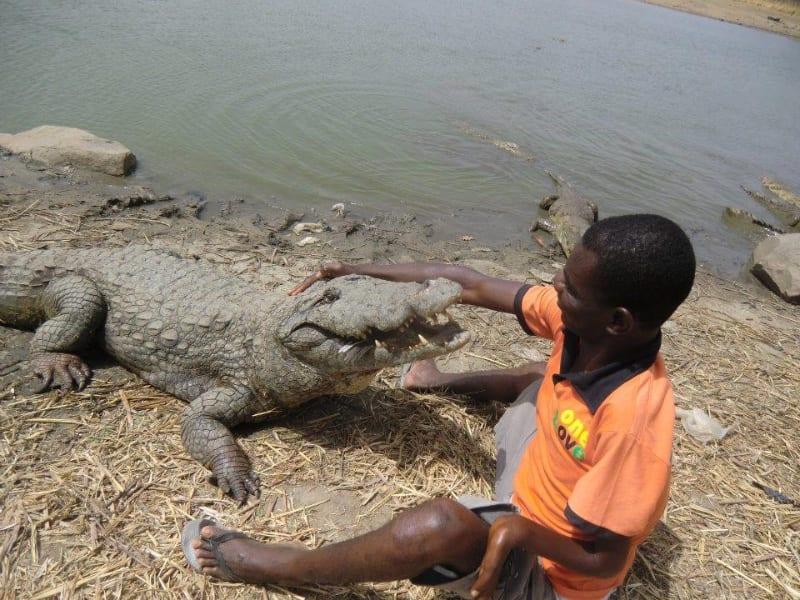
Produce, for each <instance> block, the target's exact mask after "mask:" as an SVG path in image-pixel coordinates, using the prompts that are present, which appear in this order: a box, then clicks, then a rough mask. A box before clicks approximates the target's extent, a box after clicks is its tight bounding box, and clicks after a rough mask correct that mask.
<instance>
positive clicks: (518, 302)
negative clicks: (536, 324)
mask: <svg viewBox="0 0 800 600" xmlns="http://www.w3.org/2000/svg"><path fill="white" fill-rule="evenodd" d="M532 287H533V286H532V285H530V284H527V283H526V284H524V285H523V286H522V287H520V288H519V289H518V290H517V295H516V296H514V314H515V315H517V321H519V324H520V325H521V326H522V330H523V331H524V332H525V333H527V334H528V335H536V334H535V333H533V331H531V328H530V327H528V323H527V321H525V315H524V314H522V299H523V298H524V297H525V294H527V293H528V290H529V289H531V288H532Z"/></svg>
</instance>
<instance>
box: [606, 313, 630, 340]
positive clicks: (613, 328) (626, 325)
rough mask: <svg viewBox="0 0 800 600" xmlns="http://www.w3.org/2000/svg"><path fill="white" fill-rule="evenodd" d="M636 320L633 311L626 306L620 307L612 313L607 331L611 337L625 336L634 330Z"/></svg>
mask: <svg viewBox="0 0 800 600" xmlns="http://www.w3.org/2000/svg"><path fill="white" fill-rule="evenodd" d="M635 325H636V319H635V318H634V316H633V314H631V311H629V310H628V309H627V308H625V307H624V306H618V307H616V308H615V309H614V311H613V312H612V313H611V322H610V323H609V324H608V325H607V326H606V331H607V332H608V333H609V334H611V335H625V334H626V333H628V332H630V331H632V330H633V328H634V326H635Z"/></svg>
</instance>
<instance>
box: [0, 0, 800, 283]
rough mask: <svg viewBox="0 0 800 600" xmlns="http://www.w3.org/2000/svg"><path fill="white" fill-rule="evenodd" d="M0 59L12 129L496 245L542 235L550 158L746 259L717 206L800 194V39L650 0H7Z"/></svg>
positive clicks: (152, 175) (704, 254) (611, 205)
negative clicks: (771, 189)
mask: <svg viewBox="0 0 800 600" xmlns="http://www.w3.org/2000/svg"><path fill="white" fill-rule="evenodd" d="M0 57H2V60H0V131H5V132H16V131H21V130H23V129H27V128H30V127H34V126H36V125H40V124H45V123H47V124H57V125H69V126H75V127H81V128H85V129H88V130H90V131H92V132H94V133H96V134H98V135H101V136H104V137H110V138H112V139H116V140H119V141H121V142H122V143H124V144H125V145H127V146H128V147H130V148H131V149H132V150H133V151H134V152H135V153H136V154H137V156H138V157H139V159H140V168H139V170H138V172H137V174H136V175H135V176H134V177H135V179H136V180H137V181H139V182H141V183H150V184H153V185H157V186H159V187H161V188H162V189H168V190H173V191H178V190H200V191H202V192H204V193H206V194H208V195H209V197H211V198H232V197H234V196H236V197H245V198H247V199H248V200H249V201H250V202H252V203H254V204H255V205H258V203H259V202H267V203H278V204H281V205H284V206H288V205H292V204H300V205H303V206H309V205H313V206H318V207H319V208H320V209H324V210H325V211H327V210H328V208H329V207H330V206H331V205H332V204H333V203H336V202H346V203H355V204H358V205H361V206H363V207H365V208H366V209H381V210H383V209H392V210H400V211H403V212H414V213H417V214H420V215H421V217H422V218H424V219H427V220H434V221H436V222H437V223H439V224H441V225H442V226H443V228H444V229H445V230H448V231H453V232H455V231H462V232H465V233H470V234H471V235H473V236H475V237H476V238H477V239H478V240H479V241H485V242H486V243H487V244H491V243H497V242H499V241H502V240H505V239H525V238H526V236H527V235H528V234H527V233H526V230H527V225H528V223H529V222H530V220H531V219H532V218H533V217H534V215H535V214H536V210H537V209H536V202H537V201H538V199H539V198H541V197H542V196H544V195H547V194H549V193H552V188H551V184H550V181H549V179H548V177H547V175H546V174H545V169H550V170H553V171H555V172H556V173H558V174H560V175H562V176H563V177H565V178H566V179H567V180H568V181H570V182H572V183H573V185H574V186H575V187H576V188H577V189H578V191H579V192H581V193H582V194H584V195H585V196H587V197H590V198H592V199H594V200H596V201H597V202H598V203H599V205H600V208H601V215H611V214H620V213H624V212H631V211H652V212H657V213H661V214H665V215H667V216H671V217H673V218H674V219H676V220H677V221H678V222H679V223H681V224H682V225H683V226H685V227H686V228H687V229H688V230H689V232H690V234H691V236H692V238H693V239H694V241H695V243H696V245H697V248H698V254H699V255H700V257H701V258H702V259H703V260H704V261H705V262H707V263H710V264H711V265H713V266H714V267H716V268H717V269H719V270H721V271H723V272H736V271H737V270H738V269H739V267H740V266H741V264H742V263H743V262H744V260H745V259H746V258H747V255H748V252H749V251H748V247H749V242H748V241H747V240H745V239H744V238H743V237H741V236H740V234H738V233H736V232H734V231H732V230H730V229H728V228H727V227H726V226H725V225H723V224H722V222H721V220H720V216H721V213H722V211H723V209H724V207H725V206H727V205H733V206H738V207H742V208H746V209H748V210H751V211H753V212H756V213H757V214H759V215H764V214H765V213H763V211H762V210H761V209H760V208H759V207H758V206H756V205H755V204H754V203H753V202H752V201H751V200H750V199H749V198H748V197H747V196H746V195H745V194H744V193H743V192H742V190H741V189H740V187H739V186H740V185H747V186H749V187H752V188H756V189H757V188H758V186H759V179H760V178H761V177H762V176H763V175H769V176H771V177H774V178H776V179H778V180H780V181H782V182H784V183H785V184H787V185H789V186H791V187H793V188H794V189H795V190H796V191H800V42H798V41H797V40H794V39H790V38H785V37H781V36H777V35H773V34H769V33H765V32H762V31H757V30H752V29H746V28H743V27H738V26H735V25H730V24H727V23H722V22H718V21H714V20H712V19H705V18H701V17H696V16H693V15H688V14H683V13H679V12H674V11H670V10H666V9H662V8H659V7H654V6H650V5H645V4H640V3H638V2H635V1H633V0H606V1H604V2H593V1H592V0H534V1H532V0H526V1H521V0H520V1H515V0H493V1H490V2H485V1H482V0H441V1H440V2H436V3H430V2H423V1H421V0H406V1H405V2H401V3H398V2H390V1H387V0H353V1H351V2H346V3H342V2H332V1H325V0H304V1H303V2H297V1H296V0H289V1H287V0H274V1H272V2H263V1H257V0H232V1H229V2H224V3H223V2H215V1H211V0H149V1H142V2H134V3H97V2H89V1H79V0H73V1H65V0H51V1H44V0H31V1H28V2H10V1H2V0H0ZM510 144H516V145H517V146H516V148H518V149H517V150H516V151H514V150H515V147H514V146H511V145H510ZM509 150H512V151H509ZM531 158H533V160H530V159H531Z"/></svg>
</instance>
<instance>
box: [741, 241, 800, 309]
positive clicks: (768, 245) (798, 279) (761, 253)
mask: <svg viewBox="0 0 800 600" xmlns="http://www.w3.org/2000/svg"><path fill="white" fill-rule="evenodd" d="M751 271H752V273H753V275H755V276H756V277H758V278H759V279H760V280H761V282H762V283H763V284H764V285H766V286H767V287H768V288H769V289H771V290H772V291H773V292H775V293H776V294H778V295H779V296H780V297H781V298H783V299H784V300H786V301H787V302H791V303H792V304H800V233H786V234H783V235H774V236H772V237H768V238H767V239H765V240H763V241H762V242H761V243H760V244H759V245H758V246H756V249H755V250H754V251H753V266H752V268H751Z"/></svg>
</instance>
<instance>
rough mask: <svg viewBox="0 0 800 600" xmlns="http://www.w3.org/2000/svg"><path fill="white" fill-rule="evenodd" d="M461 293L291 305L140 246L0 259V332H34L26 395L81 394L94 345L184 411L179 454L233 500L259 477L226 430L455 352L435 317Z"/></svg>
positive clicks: (450, 288)
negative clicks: (31, 386) (31, 389)
mask: <svg viewBox="0 0 800 600" xmlns="http://www.w3.org/2000/svg"><path fill="white" fill-rule="evenodd" d="M460 294H461V288H460V286H459V285H458V284H457V283H454V282H452V281H448V280H445V279H436V280H432V281H426V282H424V283H391V282H387V281H383V280H379V279H373V278H369V277H363V276H358V275H352V276H347V277H341V278H337V279H333V280H330V281H320V282H317V283H315V284H314V285H313V286H312V287H311V288H309V289H308V290H307V291H306V292H305V293H304V294H302V295H299V296H296V297H290V296H288V295H287V294H286V292H285V291H284V290H274V289H273V290H272V291H265V290H264V289H261V288H260V287H258V286H256V285H254V284H250V283H247V282H245V281H244V280H243V279H241V278H238V277H234V276H230V275H226V274H223V273H221V272H219V271H218V270H216V269H215V268H214V267H213V265H211V264H210V263H207V262H206V261H203V260H194V259H191V258H189V259H187V258H181V257H180V256H178V255H176V254H174V253H171V252H167V251H163V250H157V249H153V248H150V247H147V246H128V247H126V248H121V249H120V248H116V249H114V248H100V249H81V250H78V249H67V250H58V251H55V250H40V251H32V252H19V253H0V324H4V325H8V326H12V327H17V328H21V329H35V334H34V336H33V339H32V341H31V344H30V365H31V369H32V371H33V373H34V374H35V375H36V376H37V377H38V378H39V380H40V381H39V384H40V385H39V386H38V389H37V391H44V390H45V389H48V388H60V389H61V390H62V391H63V390H68V389H73V388H78V389H81V388H83V387H84V386H85V385H86V383H87V381H88V379H89V378H90V376H91V371H90V369H89V367H88V366H87V365H86V364H85V363H84V362H83V360H81V358H80V357H79V356H78V353H79V352H81V351H83V350H85V349H86V348H87V347H89V346H90V345H92V344H93V343H95V342H97V343H99V344H100V345H101V347H102V348H104V350H105V351H106V352H107V353H108V354H109V355H110V356H111V357H113V358H114V359H115V360H116V361H117V362H119V363H120V364H121V365H122V366H123V367H125V368H127V369H129V370H130V371H132V372H134V373H136V374H137V375H139V376H140V377H141V378H142V379H144V380H145V381H147V382H148V383H150V384H151V385H153V386H154V387H156V388H158V389H160V390H163V391H165V392H167V393H170V394H172V395H174V396H176V397H178V398H180V399H182V400H185V401H187V402H189V405H188V406H187V407H186V409H185V411H184V413H183V415H182V419H181V438H182V440H183V444H184V446H185V448H186V450H187V451H188V453H189V454H190V455H191V456H192V457H193V458H194V459H196V460H197V461H199V462H200V463H202V464H203V465H204V466H205V467H206V468H208V469H210V470H211V473H212V481H214V482H216V484H217V485H218V486H219V487H220V488H221V489H222V490H223V491H224V492H226V493H228V494H230V495H231V496H233V498H234V499H236V500H237V501H239V502H240V503H244V502H246V500H247V498H248V496H249V495H256V496H257V495H258V493H259V478H258V476H257V474H256V473H255V472H254V471H253V469H252V466H251V462H250V460H249V458H248V457H247V455H246V454H245V452H244V451H243V450H242V448H241V447H240V446H239V444H238V443H237V442H236V441H235V439H234V437H233V435H232V434H231V431H230V428H231V427H233V426H235V425H238V424H240V423H245V422H256V421H259V420H264V418H266V416H267V415H270V414H271V413H274V412H276V411H279V410H282V409H291V408H293V407H296V406H298V405H300V404H302V403H304V402H306V401H308V400H310V399H312V398H316V397H320V396H329V395H334V394H352V393H356V392H358V391H360V390H362V389H364V388H366V387H367V386H368V385H369V383H370V382H371V381H372V379H373V378H374V376H375V374H376V373H377V372H378V371H379V370H380V369H382V368H384V367H389V366H395V365H400V364H404V363H407V362H411V361H415V360H420V359H425V358H430V357H434V356H438V355H441V354H444V353H447V352H451V351H453V350H456V349H457V348H459V347H461V346H463V345H464V344H465V343H466V342H467V341H468V340H469V333H468V332H466V331H464V330H463V329H462V328H461V327H460V326H459V325H458V323H457V322H455V321H453V320H452V319H451V318H450V317H449V315H447V312H446V309H447V308H448V307H449V306H451V305H452V304H454V303H456V302H457V301H458V300H459V298H460Z"/></svg>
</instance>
